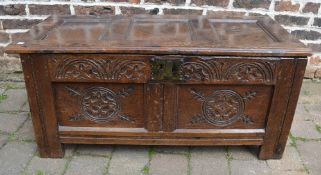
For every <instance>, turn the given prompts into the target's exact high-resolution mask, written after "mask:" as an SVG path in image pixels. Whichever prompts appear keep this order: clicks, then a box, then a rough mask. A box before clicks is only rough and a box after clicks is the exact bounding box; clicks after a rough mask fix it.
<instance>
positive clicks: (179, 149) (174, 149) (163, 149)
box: [154, 146, 188, 154]
mask: <svg viewBox="0 0 321 175" xmlns="http://www.w3.org/2000/svg"><path fill="white" fill-rule="evenodd" d="M154 149H155V151H156V152H159V153H177V154H187V153H188V147H187V146H154Z"/></svg>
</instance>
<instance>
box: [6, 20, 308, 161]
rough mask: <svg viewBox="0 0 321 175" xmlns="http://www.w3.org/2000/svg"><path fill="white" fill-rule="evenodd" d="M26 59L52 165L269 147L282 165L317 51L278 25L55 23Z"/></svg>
mask: <svg viewBox="0 0 321 175" xmlns="http://www.w3.org/2000/svg"><path fill="white" fill-rule="evenodd" d="M7 52H8V53H19V54H20V55H21V60H22V65H23V72H24V75H25V81H26V85H27V91H28V96H29V104H30V107H31V113H32V120H33V125H34V129H35V133H36V139H37V144H38V148H39V152H40V156H41V157H63V155H64V154H63V149H62V144H70V143H77V144H135V145H259V146H260V151H259V158H260V159H271V158H276V159H278V158H281V156H282V153H283V151H284V147H285V144H286V140H287V137H288V134H289V130H290V127H291V123H292V119H293V116H294V111H295V108H296V103H297V100H298V95H299V91H300V87H301V84H302V79H303V75H304V70H305V66H306V62H307V60H306V57H307V56H309V53H310V50H308V49H306V48H305V47H304V46H303V45H302V44H301V43H300V42H298V41H297V40H295V39H293V38H291V36H290V35H289V34H288V33H287V32H286V31H285V30H284V29H283V28H282V27H280V26H279V25H277V24H276V23H275V22H274V21H273V20H271V19H270V18H268V17H251V18H250V17H249V18H229V17H224V16H211V17H206V16H132V17H123V16H104V17H94V16H60V17H59V16H58V17H57V16H53V17H49V18H48V19H47V20H45V21H44V22H42V23H40V24H39V25H37V26H34V27H33V28H32V29H31V30H30V31H29V32H28V33H27V34H26V35H24V36H23V37H22V38H20V39H18V40H16V41H14V42H13V43H12V44H11V45H10V46H9V47H7Z"/></svg>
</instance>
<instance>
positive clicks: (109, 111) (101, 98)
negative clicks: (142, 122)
mask: <svg viewBox="0 0 321 175" xmlns="http://www.w3.org/2000/svg"><path fill="white" fill-rule="evenodd" d="M65 88H66V90H67V91H68V93H69V94H70V95H72V96H76V97H78V101H79V105H80V111H81V112H80V113H76V114H74V115H72V116H70V117H69V121H78V120H82V119H85V118H86V119H88V120H91V121H94V122H107V121H110V120H112V119H115V118H117V117H118V118H119V119H120V120H125V121H128V122H134V121H133V120H132V119H131V117H129V116H126V115H123V114H121V105H120V102H119V98H120V97H126V96H129V95H130V92H131V91H132V90H133V88H132V87H129V88H127V89H123V90H120V91H118V92H114V91H112V90H111V89H108V88H106V87H100V86H94V87H90V88H87V89H85V90H78V89H77V88H76V87H70V86H65Z"/></svg>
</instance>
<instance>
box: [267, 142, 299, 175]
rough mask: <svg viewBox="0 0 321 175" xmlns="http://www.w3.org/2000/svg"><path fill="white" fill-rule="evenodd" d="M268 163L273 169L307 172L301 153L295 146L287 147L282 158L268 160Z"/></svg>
mask: <svg viewBox="0 0 321 175" xmlns="http://www.w3.org/2000/svg"><path fill="white" fill-rule="evenodd" d="M267 164H268V166H269V167H270V168H272V169H273V170H279V171H297V172H305V170H304V167H303V162H302V161H301V158H300V155H299V153H298V151H297V150H296V149H295V147H293V146H287V147H286V148H285V151H284V154H283V157H282V159H279V160H273V159H271V160H267Z"/></svg>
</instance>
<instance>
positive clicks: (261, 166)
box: [231, 159, 272, 175]
mask: <svg viewBox="0 0 321 175" xmlns="http://www.w3.org/2000/svg"><path fill="white" fill-rule="evenodd" d="M271 172H272V169H271V168H269V167H268V165H267V163H266V162H265V161H264V160H254V159H253V160H232V161H231V174H232V175H243V174H244V175H252V174H257V175H262V174H264V175H272V174H271Z"/></svg>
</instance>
